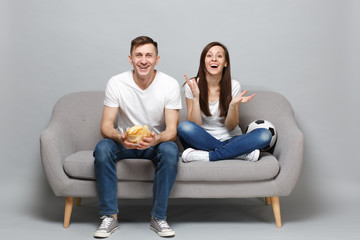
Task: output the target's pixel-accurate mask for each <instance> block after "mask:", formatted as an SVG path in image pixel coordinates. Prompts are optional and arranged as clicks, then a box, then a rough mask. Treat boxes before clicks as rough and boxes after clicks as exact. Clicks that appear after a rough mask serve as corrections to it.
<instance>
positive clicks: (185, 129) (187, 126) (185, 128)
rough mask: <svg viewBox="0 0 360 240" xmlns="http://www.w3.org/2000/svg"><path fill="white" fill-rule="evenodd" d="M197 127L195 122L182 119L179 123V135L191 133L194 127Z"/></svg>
mask: <svg viewBox="0 0 360 240" xmlns="http://www.w3.org/2000/svg"><path fill="white" fill-rule="evenodd" d="M194 127H195V123H193V122H191V121H182V122H180V123H179V125H178V128H177V131H178V135H179V136H183V135H186V134H190V133H192V132H193V129H194Z"/></svg>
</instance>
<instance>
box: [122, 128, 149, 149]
mask: <svg viewBox="0 0 360 240" xmlns="http://www.w3.org/2000/svg"><path fill="white" fill-rule="evenodd" d="M125 135H126V138H127V140H128V141H129V142H132V143H135V144H137V143H139V142H140V141H142V140H143V138H144V137H150V129H149V127H148V126H147V125H143V126H141V125H135V126H133V127H131V128H129V129H128V130H126V132H125Z"/></svg>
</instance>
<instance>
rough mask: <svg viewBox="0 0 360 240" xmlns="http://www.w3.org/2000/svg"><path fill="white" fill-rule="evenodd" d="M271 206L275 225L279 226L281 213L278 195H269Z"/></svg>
mask: <svg viewBox="0 0 360 240" xmlns="http://www.w3.org/2000/svg"><path fill="white" fill-rule="evenodd" d="M271 203H272V208H273V211H274V217H275V222H276V227H278V228H281V226H282V225H281V213H280V201H279V197H271Z"/></svg>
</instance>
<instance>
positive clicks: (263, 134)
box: [258, 128, 272, 144]
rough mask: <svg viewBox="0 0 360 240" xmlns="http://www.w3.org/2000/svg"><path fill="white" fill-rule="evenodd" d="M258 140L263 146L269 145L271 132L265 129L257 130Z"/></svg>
mask: <svg viewBox="0 0 360 240" xmlns="http://www.w3.org/2000/svg"><path fill="white" fill-rule="evenodd" d="M258 131H259V138H260V139H261V141H262V142H264V144H269V143H270V141H271V138H272V134H271V132H270V131H269V130H268V129H266V128H259V129H258Z"/></svg>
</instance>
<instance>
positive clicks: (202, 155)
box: [181, 148, 210, 163]
mask: <svg viewBox="0 0 360 240" xmlns="http://www.w3.org/2000/svg"><path fill="white" fill-rule="evenodd" d="M181 158H182V161H183V162H186V163H187V162H193V161H203V162H208V161H210V157H209V152H207V151H202V150H195V149H192V148H187V149H186V150H185V151H184V152H183V154H182V155H181Z"/></svg>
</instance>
